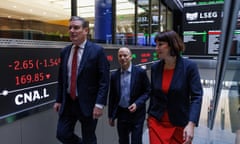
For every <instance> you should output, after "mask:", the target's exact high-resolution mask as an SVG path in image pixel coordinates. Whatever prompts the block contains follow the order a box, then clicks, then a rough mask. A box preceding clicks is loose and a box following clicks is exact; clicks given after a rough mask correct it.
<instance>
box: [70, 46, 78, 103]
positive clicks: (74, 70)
mask: <svg viewBox="0 0 240 144" xmlns="http://www.w3.org/2000/svg"><path fill="white" fill-rule="evenodd" d="M78 49H79V47H78V46H76V47H75V48H74V53H73V59H72V72H71V85H70V96H71V98H72V99H73V100H75V99H76V98H77V96H76V85H77V57H78Z"/></svg>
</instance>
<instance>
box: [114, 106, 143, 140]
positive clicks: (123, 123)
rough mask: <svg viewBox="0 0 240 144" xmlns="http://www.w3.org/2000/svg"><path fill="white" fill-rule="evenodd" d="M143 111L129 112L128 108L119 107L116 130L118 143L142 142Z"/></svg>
mask: <svg viewBox="0 0 240 144" xmlns="http://www.w3.org/2000/svg"><path fill="white" fill-rule="evenodd" d="M144 120H145V111H142V112H139V111H137V112H135V113H130V112H129V111H128V109H126V108H121V107H119V109H118V118H117V131H118V136H119V144H130V143H131V144H142V134H143V124H144Z"/></svg>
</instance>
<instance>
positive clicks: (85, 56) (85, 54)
mask: <svg viewBox="0 0 240 144" xmlns="http://www.w3.org/2000/svg"><path fill="white" fill-rule="evenodd" d="M90 51H91V49H90V44H89V42H88V41H87V43H86V45H85V48H84V50H83V53H82V57H81V62H80V65H79V68H78V75H80V73H81V71H82V69H83V67H84V66H85V64H86V62H87V59H88V55H89V53H90Z"/></svg>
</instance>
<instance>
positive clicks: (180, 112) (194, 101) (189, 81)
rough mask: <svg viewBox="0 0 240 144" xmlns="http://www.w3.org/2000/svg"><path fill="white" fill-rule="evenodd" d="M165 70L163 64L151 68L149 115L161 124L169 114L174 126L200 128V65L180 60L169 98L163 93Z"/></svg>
mask: <svg viewBox="0 0 240 144" xmlns="http://www.w3.org/2000/svg"><path fill="white" fill-rule="evenodd" d="M163 66H164V62H163V61H161V60H160V61H159V62H157V63H155V64H153V65H152V68H151V93H150V105H149V109H148V113H149V115H150V116H153V117H155V118H156V119H158V120H160V119H161V117H162V115H163V112H164V111H165V110H167V111H168V114H169V119H170V121H171V123H172V124H173V125H175V126H186V124H187V123H188V121H192V122H194V123H195V124H196V125H198V121H199V116H200V111H201V105H202V95H203V90H202V85H201V82H200V76H199V72H198V68H197V65H196V64H195V63H194V62H192V61H190V60H188V59H185V58H182V57H178V58H177V63H176V67H175V71H174V74H173V78H172V81H171V84H170V87H169V91H168V94H167V95H166V94H164V93H163V91H162V89H161V88H162V73H163Z"/></svg>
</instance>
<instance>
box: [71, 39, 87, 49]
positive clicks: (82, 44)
mask: <svg viewBox="0 0 240 144" xmlns="http://www.w3.org/2000/svg"><path fill="white" fill-rule="evenodd" d="M86 43H87V40H84V41H83V43H81V44H80V45H78V47H79V48H81V49H84V48H85V45H86ZM74 46H75V45H73V47H74Z"/></svg>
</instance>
